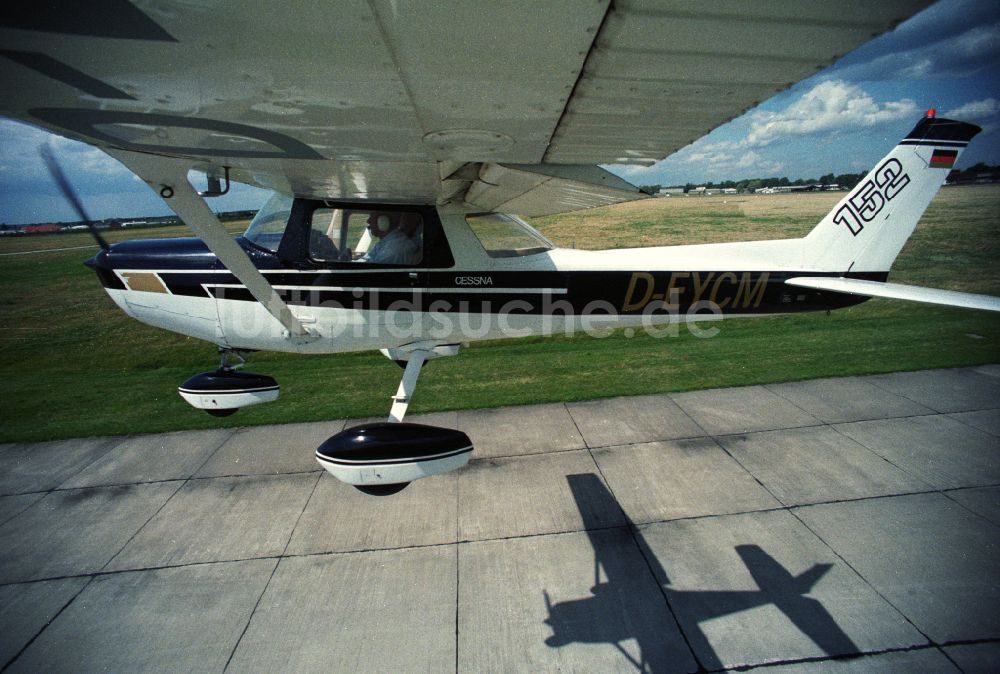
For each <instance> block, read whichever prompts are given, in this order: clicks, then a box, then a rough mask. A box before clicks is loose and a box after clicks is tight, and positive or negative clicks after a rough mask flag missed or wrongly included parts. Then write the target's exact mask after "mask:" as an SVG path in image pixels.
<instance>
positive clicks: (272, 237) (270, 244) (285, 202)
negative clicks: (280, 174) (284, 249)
mask: <svg viewBox="0 0 1000 674" xmlns="http://www.w3.org/2000/svg"><path fill="white" fill-rule="evenodd" d="M291 212H292V197H290V196H286V195H284V194H278V193H277V192H275V194H274V195H273V196H272V197H271V198H270V199H268V200H267V203H266V204H264V206H263V207H262V208H261V209H260V210H259V211H257V215H255V216H254V218H253V220H251V221H250V226H249V227H247V231H246V232H245V233H244V234H243V238H245V239H248V240H250V241H252V242H253V243H255V244H257V245H258V246H260V247H261V248H267V249H268V250H271V251H274V252H277V251H278V244H279V243H281V237H282V236H284V234H285V227H286V226H287V225H288V215H289V213H291Z"/></svg>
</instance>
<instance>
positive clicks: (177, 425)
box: [0, 186, 1000, 442]
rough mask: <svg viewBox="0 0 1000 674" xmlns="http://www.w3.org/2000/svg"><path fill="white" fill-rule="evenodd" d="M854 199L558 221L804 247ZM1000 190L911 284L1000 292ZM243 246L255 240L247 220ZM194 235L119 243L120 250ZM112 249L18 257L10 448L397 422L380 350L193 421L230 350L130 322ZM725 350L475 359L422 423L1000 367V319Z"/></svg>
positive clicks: (612, 230)
mask: <svg viewBox="0 0 1000 674" xmlns="http://www.w3.org/2000/svg"><path fill="white" fill-rule="evenodd" d="M838 196H839V195H837V194H829V193H828V194H797V195H767V196H752V195H751V196H743V195H741V196H737V197H706V198H669V199H656V200H647V201H642V202H635V203H631V204H623V205H620V206H616V207H611V208H604V209H594V210H589V211H584V212H580V213H572V214H568V215H563V216H558V217H551V218H540V219H538V220H536V221H535V224H536V225H537V226H538V227H539V229H541V230H542V232H543V233H545V234H546V235H547V236H549V237H550V238H552V239H553V240H554V241H556V242H557V243H558V244H560V245H565V246H576V247H578V248H607V247H633V246H639V245H662V244H676V243H695V242H707V241H728V240H749V239H763V238H783V237H792V236H800V235H802V234H803V233H805V232H807V231H808V230H809V229H810V228H811V227H812V226H813V225H814V224H815V223H816V222H817V221H818V220H819V219H820V218H821V217H822V216H823V215H824V214H825V213H826V212H827V211H828V210H829V209H830V208H831V206H832V205H833V203H834V202H835V201H836V199H837V198H838ZM998 224H1000V186H975V187H961V188H946V189H944V190H942V191H941V193H940V194H939V195H938V196H937V197H936V199H935V201H934V202H933V203H932V204H931V206H930V208H929V209H928V212H927V213H926V214H925V216H924V218H923V221H922V223H921V225H920V227H918V229H917V232H916V233H915V234H914V236H913V238H912V239H911V241H910V243H909V244H908V245H907V247H906V249H904V252H903V254H902V256H901V257H900V259H899V260H898V261H897V264H896V266H895V268H894V273H893V275H892V278H893V280H895V281H900V282H905V283H916V284H922V285H928V286H936V287H945V288H951V289H956V290H967V291H972V292H983V293H991V294H1000V265H998V263H997V260H998V259H1000V241H998V237H997V233H998V230H1000V227H998ZM231 228H232V231H241V230H242V225H240V224H239V223H234V224H233V225H231ZM166 235H175V236H181V235H188V232H187V230H186V229H185V228H182V227H178V228H166V229H154V230H135V231H130V232H115V233H113V234H111V235H109V238H110V239H111V240H113V241H114V240H120V239H121V238H141V237H150V236H156V237H159V236H166ZM90 243H91V241H90V239H89V236H88V235H87V234H83V233H81V234H70V235H48V236H41V237H22V238H18V239H2V240H0V253H12V252H23V251H25V250H37V249H47V250H52V249H57V248H72V247H75V246H87V245H90ZM94 250H96V248H94V249H91V250H88V249H74V250H63V251H54V250H53V251H52V252H45V253H40V254H28V255H4V256H2V257H0V318H2V325H3V330H2V331H0V346H2V354H3V355H2V361H0V376H2V377H3V381H4V386H3V389H2V390H3V396H2V399H0V441H5V442H12V441H35V440H46V439H55V438H65V437H77V436H87V435H123V434H132V433H144V432H158V431H168V430H180V429H192V428H211V427H219V426H246V425H255V424H264V423H280V422H293V421H312V420H321V419H334V418H345V417H346V418H351V417H361V416H382V415H385V414H386V413H387V412H388V408H389V396H390V395H391V394H392V393H393V392H394V391H395V388H396V385H397V384H398V381H399V376H400V370H399V368H397V367H396V366H395V365H394V364H392V363H390V362H389V361H388V360H386V359H385V358H383V357H382V356H381V355H379V354H377V353H361V354H346V355H334V356H292V355H287V354H268V353H261V354H255V355H254V357H253V358H252V359H251V362H250V366H249V369H252V370H254V371H257V372H264V373H267V374H270V375H273V376H275V377H276V378H277V379H278V381H279V382H280V383H281V385H282V392H281V398H280V399H279V400H278V402H276V403H272V404H270V405H261V406H259V407H256V408H249V409H245V410H241V411H240V412H239V413H238V414H236V415H235V416H232V417H229V418H226V419H216V418H213V417H209V416H208V415H206V414H205V413H203V412H200V411H197V410H194V409H192V408H191V407H189V406H188V405H187V404H186V403H185V402H183V401H182V400H181V398H180V397H179V396H178V395H177V392H176V387H177V385H178V384H180V383H181V382H182V381H184V380H185V379H186V378H187V377H189V376H190V375H192V374H194V373H196V372H200V371H203V370H208V369H213V368H214V367H215V366H216V365H217V356H216V353H215V348H214V346H213V345H211V344H208V343H205V342H199V341H197V340H194V339H190V338H185V337H182V336H180V335H174V334H172V333H168V332H165V331H162V330H157V329H154V328H150V327H147V326H145V325H142V324H140V323H138V322H136V321H134V320H132V319H130V318H128V317H127V316H125V315H124V314H123V313H121V312H120V311H119V310H118V309H117V307H115V306H114V304H113V303H112V302H111V300H110V298H108V296H107V295H106V294H105V292H104V291H103V289H101V287H100V285H99V283H98V282H97V279H96V278H95V277H94V275H93V273H92V272H91V271H90V270H88V269H86V268H85V267H84V266H83V265H82V261H83V260H84V259H86V258H87V257H89V256H90V255H91V254H92V253H93V251H94ZM713 325H714V326H715V327H718V328H720V332H719V334H718V336H716V337H714V338H711V339H697V338H695V337H694V336H692V335H691V334H690V333H689V331H688V330H687V329H686V328H684V327H681V328H680V330H679V334H678V336H676V337H667V338H660V339H657V338H653V337H650V336H645V335H642V334H640V335H638V336H636V337H633V338H627V337H625V336H624V335H623V334H622V333H621V332H616V333H613V334H612V335H610V336H608V337H606V338H601V339H596V338H591V337H586V336H583V335H580V336H576V337H549V338H529V339H523V340H514V341H506V342H493V343H486V344H475V345H473V346H472V347H471V348H469V349H465V350H464V351H463V353H462V354H461V355H460V356H459V357H457V358H448V359H443V360H439V361H435V362H433V363H431V364H430V365H428V367H427V368H426V370H425V371H424V373H423V374H422V376H421V378H420V385H419V387H418V389H417V394H416V396H415V399H414V403H413V405H412V406H411V408H410V411H411V413H417V412H424V411H431V410H445V409H459V408H477V407H492V406H499V405H513V404H523V403H535V402H545V401H568V400H583V399H588V398H598V397H606V396H616V395H630V394H643V393H654V392H666V391H682V390H690V389H700V388H710V387H716V386H739V385H746V384H758V383H765V382H775V381H787V380H796V379H809V378H815V377H822V376H840V375H850V374H867V373H874V372H890V371H898V370H913V369H920V368H930V367H950V366H962V365H972V364H980V363H987V362H996V361H1000V316H998V315H994V314H987V313H983V312H974V311H966V310H959V309H948V308H933V307H927V306H921V305H915V304H909V303H904V302H896V301H889V300H872V301H870V302H867V303H865V304H862V305H860V306H858V307H854V308H851V309H847V310H843V311H840V312H834V313H832V314H830V315H826V314H810V315H800V316H776V317H771V318H761V319H746V320H732V321H725V322H723V323H716V324H713Z"/></svg>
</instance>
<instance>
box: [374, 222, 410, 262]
mask: <svg viewBox="0 0 1000 674" xmlns="http://www.w3.org/2000/svg"><path fill="white" fill-rule="evenodd" d="M361 260H362V261H363V262H380V263H382V264H417V263H418V262H420V245H419V244H418V243H417V242H416V241H414V240H413V239H411V238H410V237H408V236H407V235H406V234H403V232H402V231H400V230H399V229H394V230H392V231H391V232H389V233H388V234H386V235H385V236H384V237H382V239H381V240H380V241H379V242H378V243H376V244H375V246H374V247H372V249H371V250H369V251H368V252H367V253H365V254H364V255H363V256H362V257H361Z"/></svg>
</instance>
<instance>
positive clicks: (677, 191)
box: [656, 187, 684, 197]
mask: <svg viewBox="0 0 1000 674" xmlns="http://www.w3.org/2000/svg"><path fill="white" fill-rule="evenodd" d="M656 196H658V197H683V196H684V188H683V187H661V188H660V190H659V191H658V192H657V193H656Z"/></svg>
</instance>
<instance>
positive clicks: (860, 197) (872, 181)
mask: <svg viewBox="0 0 1000 674" xmlns="http://www.w3.org/2000/svg"><path fill="white" fill-rule="evenodd" d="M980 131H981V129H980V128H979V127H978V126H975V125H974V124H967V123H965V122H956V121H953V120H950V119H936V118H935V117H933V114H932V113H928V116H927V117H925V118H924V119H921V120H920V122H919V123H918V124H917V125H916V126H915V127H914V129H913V131H911V132H910V133H909V135H907V136H906V138H904V139H903V140H902V141H900V143H899V145H897V146H896V147H895V148H893V150H892V152H890V153H889V154H888V155H886V156H885V157H884V158H883V159H882V161H880V162H879V163H878V165H877V166H876V167H875V168H874V169H872V171H871V172H870V173H869V174H868V175H867V176H865V178H864V179H863V180H862V181H861V182H860V183H858V186H857V187H855V188H854V189H853V190H851V192H850V194H848V195H847V196H846V197H844V198H843V199H841V200H840V202H839V203H838V204H837V205H836V206H835V207H834V209H833V210H832V211H830V213H829V214H828V215H827V216H826V217H825V218H823V220H822V221H820V223H819V224H818V225H817V226H816V227H815V229H813V231H812V232H810V233H809V234H808V236H806V237H805V239H803V260H802V262H803V266H804V267H807V268H810V269H816V270H819V271H839V272H846V271H854V272H862V271H876V272H884V271H889V267H890V266H891V265H892V263H893V261H894V260H895V259H896V256H897V255H899V251H900V250H902V249H903V245H904V244H905V243H906V240H907V239H909V238H910V234H912V233H913V230H914V228H915V227H916V226H917V222H918V221H919V220H920V216H921V215H923V213H924V210H926V208H927V205H928V204H929V203H930V202H931V199H933V198H934V195H935V194H937V191H938V189H940V187H941V185H942V184H943V183H944V180H945V178H947V177H948V173H949V171H950V170H951V168H952V167H953V166H954V165H955V161H956V160H957V159H958V155H959V154H960V153H961V152H962V150H963V149H964V148H965V146H966V145H968V144H969V141H970V140H971V139H972V137H973V136H975V135H976V134H977V133H979V132H980Z"/></svg>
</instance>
